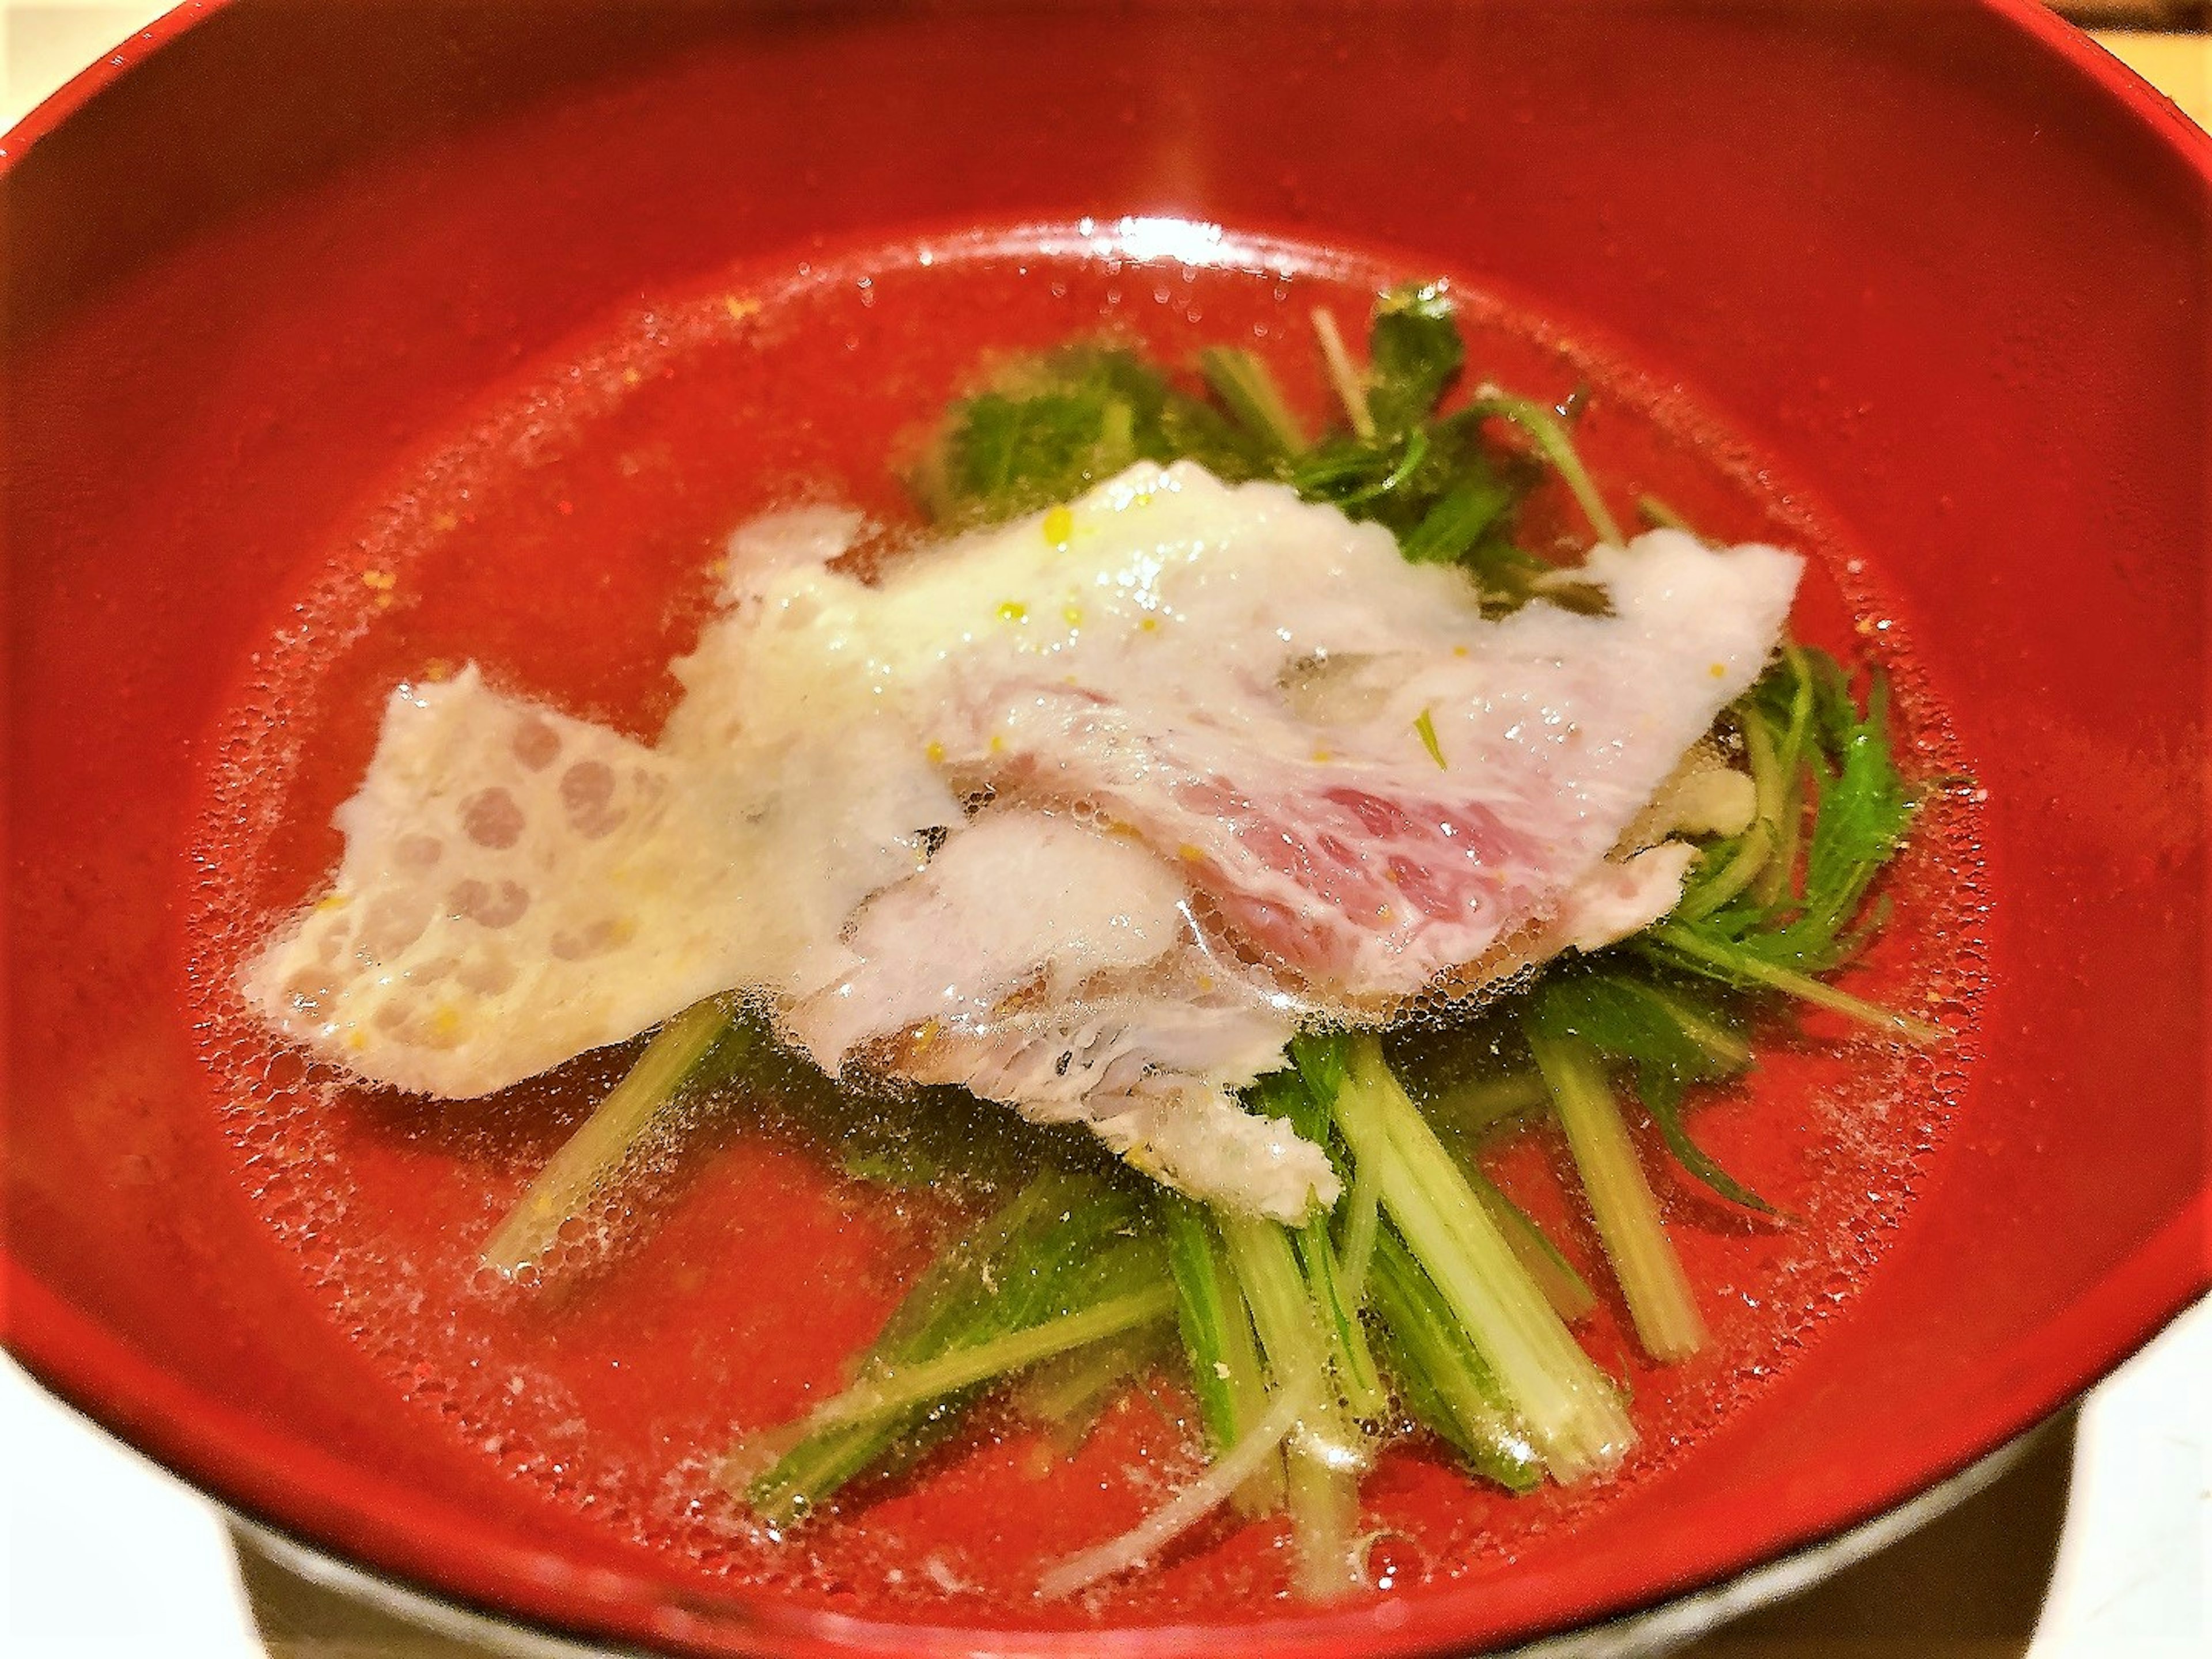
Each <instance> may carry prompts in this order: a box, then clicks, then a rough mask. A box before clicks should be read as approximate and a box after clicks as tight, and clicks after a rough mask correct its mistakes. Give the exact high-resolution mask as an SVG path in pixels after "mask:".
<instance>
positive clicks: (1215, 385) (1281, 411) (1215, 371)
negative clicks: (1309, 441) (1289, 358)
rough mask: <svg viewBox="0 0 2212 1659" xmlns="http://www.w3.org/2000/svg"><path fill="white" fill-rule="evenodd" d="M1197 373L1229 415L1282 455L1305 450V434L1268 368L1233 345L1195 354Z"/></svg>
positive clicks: (1216, 347)
mask: <svg viewBox="0 0 2212 1659" xmlns="http://www.w3.org/2000/svg"><path fill="white" fill-rule="evenodd" d="M1198 367H1199V373H1200V374H1203V375H1204V376H1205V377H1206V385H1207V386H1211V387H1212V389H1213V395H1214V396H1215V397H1217V398H1220V399H1221V401H1222V404H1223V405H1224V406H1225V408H1226V409H1227V410H1229V412H1230V413H1231V415H1233V416H1236V417H1237V420H1238V421H1240V422H1243V425H1244V426H1245V427H1246V428H1248V429H1249V430H1250V431H1252V432H1254V433H1255V434H1257V435H1259V436H1261V437H1262V438H1265V439H1266V440H1267V441H1268V442H1269V443H1271V444H1272V445H1273V446H1274V447H1275V448H1276V449H1277V450H1279V452H1280V453H1283V454H1284V455H1286V456H1288V455H1296V454H1297V453H1299V452H1300V451H1301V450H1303V449H1304V448H1305V447H1306V435H1305V430H1304V428H1303V427H1301V426H1300V425H1299V424H1298V420H1297V416H1295V415H1293V414H1291V408H1290V405H1289V404H1286V403H1285V402H1284V401H1283V394H1282V392H1281V391H1280V390H1279V388H1278V387H1277V386H1276V385H1275V377H1274V376H1273V375H1272V374H1269V373H1268V372H1267V365H1266V364H1265V363H1263V362H1261V361H1260V360H1259V359H1258V358H1257V357H1255V356H1253V355H1252V354H1251V353H1250V352H1249V351H1243V350H1240V349H1237V348H1236V347H1234V346H1209V347H1207V348H1206V349H1205V350H1204V351H1201V352H1200V353H1199V354H1198Z"/></svg>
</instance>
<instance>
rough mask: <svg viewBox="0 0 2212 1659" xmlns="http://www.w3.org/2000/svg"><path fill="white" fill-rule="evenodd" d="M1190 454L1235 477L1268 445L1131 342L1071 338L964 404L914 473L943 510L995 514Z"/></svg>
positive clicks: (1051, 501)
mask: <svg viewBox="0 0 2212 1659" xmlns="http://www.w3.org/2000/svg"><path fill="white" fill-rule="evenodd" d="M1184 458H1188V459H1192V460H1195V461H1197V462H1199V463H1200V465H1204V466H1206V468H1207V469H1209V470H1210V471H1212V472H1214V473H1216V474H1217V475H1218V476H1219V477H1224V478H1228V479H1232V480H1233V479H1241V478H1249V477H1256V476H1259V475H1260V474H1261V473H1263V472H1265V471H1267V462H1268V449H1267V444H1266V443H1265V442H1263V441H1259V440H1258V439H1257V438H1255V435H1253V434H1251V433H1249V432H1248V431H1245V430H1242V429H1240V428H1237V427H1236V426H1234V425H1232V424H1231V422H1229V421H1227V420H1225V419H1224V418H1223V417H1222V416H1221V415H1220V413H1219V412H1218V410H1214V409H1212V407H1210V406H1209V405H1208V404H1206V403H1205V402H1204V401H1203V400H1202V399H1200V398H1195V397H1194V396H1192V395H1191V394H1190V393H1188V392H1184V391H1182V390H1181V389H1180V388H1178V387H1176V386H1173V385H1171V384H1170V382H1169V380H1168V379H1167V377H1166V376H1165V375H1164V374H1161V373H1160V372H1159V371H1158V369H1157V368H1153V367H1152V365H1151V364H1149V363H1147V362H1145V361H1144V360H1143V359H1141V358H1139V356H1136V355H1135V354H1134V353H1133V352H1129V351H1125V350H1121V349H1114V348H1110V347H1103V346H1091V345H1077V346H1063V347H1061V348H1060V349H1058V350H1056V351H1050V352H1047V353H1045V354H1043V355H1042V356H1038V357H1036V358H1032V359H1027V360H1024V361H1022V362H1018V363H1016V364H1015V365H1013V366H1012V367H1011V368H1007V369H1006V370H1005V371H1003V372H1002V373H1001V374H1000V377H999V380H998V382H997V384H996V385H994V386H993V387H992V388H991V389H989V390H987V391H985V392H980V393H978V394H977V395H975V397H972V398H965V399H963V400H962V401H961V402H959V403H957V404H954V405H953V406H952V409H951V413H950V415H949V416H948V419H947V422H946V427H945V435H944V436H943V438H942V440H941V441H939V444H938V445H937V447H935V449H934V450H933V453H932V455H931V458H930V459H929V461H928V463H927V464H926V465H924V467H923V468H922V470H921V472H920V474H919V475H918V476H917V477H916V478H915V488H916V489H917V491H918V492H919V493H920V494H921V497H922V499H923V501H924V503H925V504H926V505H927V507H929V508H930V510H931V513H932V514H933V516H934V517H936V518H938V519H939V520H945V521H949V522H951V523H955V524H962V525H969V524H994V523H997V522H999V521H1000V520H1005V519H1011V518H1016V517H1018V516H1019V515H1020V514H1022V513H1032V512H1036V510H1038V509H1039V508H1042V507H1050V506H1054V505H1055V504H1057V503H1059V502H1061V501H1070V500H1072V499H1073V498H1074V497H1075V496H1077V495H1081V494H1082V493H1083V492H1084V491H1085V490H1086V489H1090V488H1091V485H1093V484H1095V483H1101V482H1103V480H1105V479H1107V478H1109V477H1113V476H1114V475H1115V473H1117V472H1120V471H1122V470H1124V469H1125V468H1127V467H1128V466H1130V465H1133V463H1135V462H1137V461H1139V460H1150V461H1158V462H1162V463H1165V462H1169V461H1173V460H1177V459H1184Z"/></svg>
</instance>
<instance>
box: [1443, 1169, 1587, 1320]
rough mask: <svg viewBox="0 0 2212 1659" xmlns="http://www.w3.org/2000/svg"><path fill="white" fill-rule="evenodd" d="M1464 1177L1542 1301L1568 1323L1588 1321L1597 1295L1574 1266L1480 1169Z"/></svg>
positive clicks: (1469, 1172) (1525, 1212) (1519, 1207)
mask: <svg viewBox="0 0 2212 1659" xmlns="http://www.w3.org/2000/svg"><path fill="white" fill-rule="evenodd" d="M1467 1175H1468V1184H1470V1185H1471V1186H1473V1187H1474V1190H1475V1194H1476V1195H1477V1196H1478V1197H1480V1199H1481V1200H1482V1201H1483V1203H1484V1204H1485V1205H1486V1206H1489V1210H1490V1214H1491V1218H1492V1220H1494V1221H1496V1222H1497V1223H1498V1231H1500V1232H1502V1233H1504V1235H1505V1242H1506V1243H1508V1244H1510V1245H1511V1246H1512V1247H1513V1254H1514V1255H1516V1256H1517V1257H1519V1258H1520V1261H1521V1265H1522V1267H1526V1268H1527V1269H1528V1276H1529V1277H1530V1278H1531V1279H1534V1280H1535V1281H1536V1284H1537V1285H1538V1287H1539V1288H1540V1289H1541V1290H1542V1291H1543V1292H1544V1299H1545V1300H1546V1301H1547V1302H1548V1303H1550V1304H1552V1310H1553V1312H1554V1313H1556V1314H1558V1315H1559V1317H1560V1318H1562V1319H1564V1320H1565V1321H1566V1322H1568V1323H1569V1324H1572V1323H1573V1322H1575V1321H1577V1320H1578V1319H1587V1318H1589V1316H1590V1315H1591V1314H1592V1313H1593V1312H1595V1310H1596V1308H1597V1292H1596V1291H1593V1290H1591V1289H1590V1287H1589V1284H1588V1283H1587V1282H1586V1281H1585V1280H1584V1279H1583V1276H1582V1275H1581V1274H1580V1273H1577V1272H1576V1271H1575V1264H1574V1263H1573V1262H1571V1261H1568V1260H1567V1258H1566V1257H1565V1256H1564V1255H1561V1254H1560V1253H1559V1246H1558V1245H1556V1244H1554V1243H1552V1241H1551V1240H1550V1239H1548V1238H1547V1237H1544V1230H1543V1229H1542V1228H1541V1227H1539V1226H1538V1225H1536V1224H1535V1222H1534V1221H1533V1220H1531V1219H1530V1218H1529V1216H1528V1212H1527V1211H1525V1210H1523V1209H1522V1207H1521V1206H1519V1205H1518V1204H1516V1203H1515V1202H1514V1201H1513V1200H1511V1199H1510V1198H1508V1197H1506V1196H1505V1194H1504V1193H1502V1192H1500V1191H1499V1190H1498V1186H1497V1183H1496V1182H1492V1180H1491V1179H1490V1177H1489V1176H1486V1175H1485V1174H1483V1173H1482V1171H1481V1170H1468V1172H1467Z"/></svg>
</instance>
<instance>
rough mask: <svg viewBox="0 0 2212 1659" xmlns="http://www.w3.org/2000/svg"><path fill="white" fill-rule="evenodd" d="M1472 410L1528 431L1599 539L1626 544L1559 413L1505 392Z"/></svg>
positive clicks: (1477, 402) (1614, 544) (1481, 401)
mask: <svg viewBox="0 0 2212 1659" xmlns="http://www.w3.org/2000/svg"><path fill="white" fill-rule="evenodd" d="M1468 411H1469V412H1470V413H1471V414H1473V415H1474V416H1476V417H1477V418H1481V417H1484V416H1497V417H1498V419H1500V420H1504V421H1510V422H1513V424H1514V425H1516V426H1517V427H1519V428H1521V429H1522V431H1523V432H1525V433H1527V434H1528V436H1529V438H1530V439H1531V440H1532V441H1534V444H1535V446H1536V447H1537V449H1538V450H1539V451H1540V452H1541V453H1542V455H1543V457H1544V459H1546V460H1547V461H1549V462H1550V463H1551V464H1552V469H1553V471H1555V472H1557V473H1558V474H1559V481H1560V482H1561V483H1564V484H1565V485H1566V487H1567V489H1568V490H1569V492H1570V493H1571V494H1572V495H1573V496H1574V498H1575V501H1577V504H1579V505H1580V506H1581V507H1582V510H1583V517H1585V518H1587V519H1588V520H1589V521H1590V528H1591V529H1593V530H1595V531H1596V532H1597V533H1598V538H1599V539H1600V540H1601V541H1602V542H1604V543H1605V544H1606V545H1607V546H1608V547H1619V546H1621V545H1622V540H1621V534H1620V523H1619V521H1618V520H1615V519H1614V518H1613V513H1612V510H1611V509H1610V508H1609V507H1607V506H1606V504H1605V497H1604V496H1602V495H1600V494H1598V489H1597V486H1596V485H1595V483H1591V482H1590V475H1589V470H1588V469H1587V468H1586V467H1584V466H1583V459H1582V457H1581V456H1580V455H1579V454H1577V453H1576V452H1575V441H1574V440H1573V439H1572V438H1571V437H1570V436H1568V435H1567V428H1566V427H1565V424H1564V423H1563V422H1561V421H1560V419H1559V416H1557V415H1556V414H1554V413H1553V411H1552V410H1549V409H1547V408H1546V407H1545V406H1544V405H1543V404H1540V403H1538V402H1536V401H1535V400H1534V398H1513V397H1508V396H1505V395H1504V394H1500V395H1498V396H1496V397H1491V398H1476V399H1475V400H1474V402H1473V403H1472V404H1468Z"/></svg>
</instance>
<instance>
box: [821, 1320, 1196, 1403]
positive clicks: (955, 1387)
mask: <svg viewBox="0 0 2212 1659" xmlns="http://www.w3.org/2000/svg"><path fill="white" fill-rule="evenodd" d="M1175 1305H1176V1290H1175V1286H1174V1285H1153V1286H1152V1288H1150V1289H1148V1290H1142V1291H1130V1292H1128V1293H1127V1294H1126V1295H1122V1296H1116V1297H1108V1298H1107V1299H1106V1300H1105V1301H1103V1302H1101V1303H1099V1304H1097V1305H1096V1306H1094V1307H1089V1308H1085V1309H1084V1310H1082V1311H1081V1312H1079V1313H1072V1314H1063V1315H1061V1316H1060V1317H1059V1318H1057V1319H1048V1320H1046V1321H1044V1322H1042V1323H1041V1324H1036V1325H1032V1326H1030V1328H1028V1329H1026V1330H1020V1331H1014V1332H1012V1333H1010V1334H1007V1335H1005V1336H1000V1337H994V1338H993V1339H992V1340H990V1341H988V1342H981V1343H978V1344H976V1346H974V1347H972V1348H962V1349H960V1350H958V1351H957V1352H952V1353H948V1354H945V1355H942V1356H940V1357H939V1358H935V1359H925V1360H923V1361H921V1363H919V1364H912V1365H902V1366H885V1367H884V1368H883V1369H882V1370H878V1372H877V1373H876V1374H875V1375H874V1376H869V1377H866V1378H863V1379H862V1380H861V1381H860V1383H855V1384H854V1386H853V1387H852V1388H850V1389H847V1390H846V1391H845V1392H844V1393H843V1394H841V1395H837V1396H836V1398H835V1399H832V1400H825V1401H823V1402H822V1403H821V1404H820V1405H819V1406H817V1407H815V1408H814V1409H813V1410H812V1411H811V1412H810V1413H807V1415H806V1419H805V1431H806V1432H807V1433H809V1434H813V1433H816V1432H817V1431H820V1430H823V1429H826V1428H831V1427H835V1426H837V1425H842V1424H847V1423H860V1422H866V1421H867V1420H869V1419H872V1418H878V1417H894V1416H896V1415H897V1414H898V1413H901V1412H903V1411H906V1410H908V1409H909V1408H910V1407H915V1406H922V1405H927V1403H928V1402H929V1401H933V1400H936V1399H938V1398H939V1397H941V1396H942V1395H949V1394H957V1393H958V1392H959V1391H960V1390H961V1389H965V1388H969V1387H971V1386H973V1385H974V1384H975V1383H983V1382H987V1381H988V1380H989V1379H991V1378H992V1377H994V1376H1004V1375H1005V1374H1006V1372H1008V1371H1018V1370H1023V1369H1024V1368H1026V1367H1028V1366H1030V1365H1034V1364H1036V1363H1037V1362H1038V1361H1039V1360H1041V1359H1049V1358H1052V1357H1053V1355H1054V1354H1060V1353H1066V1352H1067V1351H1068V1350H1069V1349H1071V1348H1079V1347H1081V1346H1083V1345H1084V1344H1085V1343H1086V1342H1096V1341H1098V1340H1100V1339H1101V1338H1103V1337H1109V1336H1115V1335H1118V1334H1120V1333H1121V1332H1123V1331H1127V1330H1133V1329H1134V1328H1136V1327H1138V1326H1139V1325H1143V1324H1146V1323H1148V1322H1151V1321H1152V1320H1155V1319H1164V1318H1166V1317H1167V1316H1168V1315H1170V1314H1171V1313H1173V1312H1174V1311H1175Z"/></svg>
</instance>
